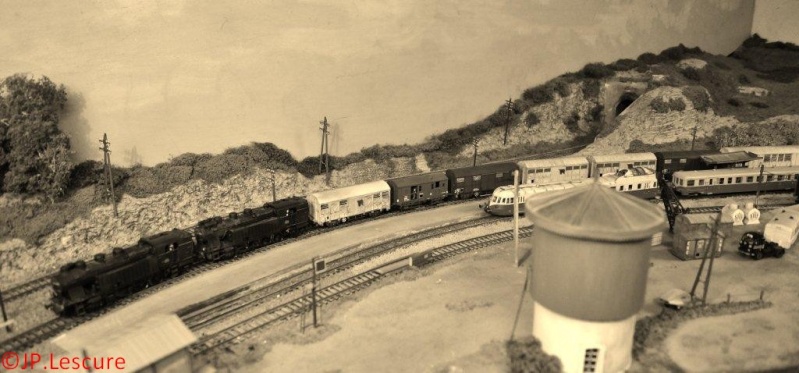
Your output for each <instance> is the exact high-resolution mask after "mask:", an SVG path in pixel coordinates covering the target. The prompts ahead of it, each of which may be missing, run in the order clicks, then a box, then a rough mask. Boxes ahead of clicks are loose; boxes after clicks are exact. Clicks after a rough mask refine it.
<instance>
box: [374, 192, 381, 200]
mask: <svg viewBox="0 0 799 373" xmlns="http://www.w3.org/2000/svg"><path fill="white" fill-rule="evenodd" d="M372 199H380V193H375V195H373V196H372Z"/></svg>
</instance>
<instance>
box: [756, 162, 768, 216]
mask: <svg viewBox="0 0 799 373" xmlns="http://www.w3.org/2000/svg"><path fill="white" fill-rule="evenodd" d="M765 169H766V166H764V165H763V164H762V163H761V164H760V176H758V177H757V194H755V207H757V200H758V198H760V185H761V184H762V183H763V172H764V171H765Z"/></svg>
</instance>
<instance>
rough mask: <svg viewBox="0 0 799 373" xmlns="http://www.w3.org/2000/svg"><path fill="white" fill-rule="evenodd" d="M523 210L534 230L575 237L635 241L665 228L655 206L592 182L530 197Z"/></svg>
mask: <svg viewBox="0 0 799 373" xmlns="http://www.w3.org/2000/svg"><path fill="white" fill-rule="evenodd" d="M525 209H526V212H527V217H528V219H531V220H532V221H533V223H535V225H536V227H537V228H541V229H546V230H549V231H551V232H554V233H557V234H560V235H563V236H568V237H575V238H585V239H592V240H599V241H611V242H625V241H635V240H641V239H649V237H651V236H652V235H653V234H654V233H656V232H658V231H660V230H662V229H663V228H665V227H666V216H665V213H664V212H663V211H662V210H660V209H658V208H657V207H655V205H653V204H651V203H649V202H646V201H644V200H642V199H640V198H637V197H633V196H630V195H627V194H625V193H622V192H617V191H616V190H614V189H611V188H607V187H605V186H602V185H601V184H600V183H596V182H592V183H589V184H588V185H587V186H583V187H578V188H573V189H568V190H564V191H561V192H556V193H549V194H546V195H544V196H542V197H538V198H537V197H535V196H533V197H531V198H529V199H528V200H527V201H526V206H525Z"/></svg>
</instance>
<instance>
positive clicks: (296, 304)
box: [184, 227, 533, 355]
mask: <svg viewBox="0 0 799 373" xmlns="http://www.w3.org/2000/svg"><path fill="white" fill-rule="evenodd" d="M532 231H533V228H532V227H526V228H521V229H519V236H520V237H529V236H530V235H532ZM511 240H513V231H512V230H508V231H502V232H497V233H493V234H489V235H486V236H482V237H476V238H472V239H468V240H464V241H460V242H456V243H453V244H449V245H445V246H441V247H438V248H435V249H431V250H427V251H426V252H424V253H423V254H422V255H423V256H424V258H425V264H424V265H428V264H430V263H433V262H438V261H441V260H444V259H446V258H450V257H453V256H456V255H458V254H461V253H465V252H468V251H471V250H475V249H479V248H483V247H488V246H492V245H496V244H500V243H503V242H508V241H511ZM416 255H419V254H416ZM407 259H408V256H406V257H404V258H401V259H399V260H395V261H392V262H391V263H389V264H384V265H382V266H380V267H379V268H373V269H370V270H367V271H364V272H361V273H358V274H356V275H354V276H351V277H348V278H346V279H344V280H341V281H339V282H337V283H335V284H333V285H330V286H327V287H324V288H322V289H321V290H319V291H318V292H317V303H321V304H324V303H329V302H332V301H334V300H336V299H339V298H340V297H342V296H344V295H347V294H351V293H353V292H356V291H358V290H360V289H363V288H365V287H368V286H369V285H371V284H372V283H374V282H376V281H377V280H379V279H380V278H381V277H383V275H384V274H385V273H387V271H384V270H383V269H384V268H391V267H394V265H396V264H398V263H402V262H407ZM399 268H402V267H399ZM311 297H312V296H311V295H307V294H303V295H302V296H299V297H295V298H294V299H291V300H288V301H285V302H283V303H281V304H278V305H276V306H274V307H270V308H268V309H267V310H265V311H263V312H258V313H256V314H255V315H253V316H250V317H248V318H246V319H244V320H242V321H239V322H236V323H234V324H233V325H231V326H228V327H225V328H223V329H221V330H219V331H216V332H213V333H209V334H206V335H204V336H203V337H202V338H201V339H200V341H198V342H197V343H195V344H194V345H192V346H191V347H190V351H191V352H192V353H193V354H194V355H201V354H205V353H208V352H211V351H213V350H217V349H220V348H224V347H227V346H230V345H234V344H236V343H238V342H239V341H240V340H241V338H242V337H243V336H245V335H247V334H249V333H252V332H255V331H257V330H260V329H263V328H265V327H267V326H269V325H272V324H275V323H277V322H280V321H283V320H287V319H290V318H292V317H295V316H297V315H300V314H302V313H304V312H308V311H309V310H310V308H311V305H312V299H311ZM253 305H255V303H253ZM243 308H244V307H243V306H242V307H239V308H236V309H235V311H230V313H228V314H232V312H237V311H240V310H242V309H243ZM221 318H222V317H219V318H210V319H204V320H203V321H200V322H197V321H198V320H200V319H193V318H191V317H189V318H184V320H189V321H188V322H187V323H188V324H189V327H190V328H191V329H192V331H194V332H195V333H197V331H198V330H200V329H206V328H208V327H209V326H210V325H211V324H213V323H215V322H218V321H219V320H220V319H221Z"/></svg>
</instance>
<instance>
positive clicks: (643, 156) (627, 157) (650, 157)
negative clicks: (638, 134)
mask: <svg viewBox="0 0 799 373" xmlns="http://www.w3.org/2000/svg"><path fill="white" fill-rule="evenodd" d="M588 158H590V159H593V160H594V162H597V163H606V162H612V161H619V162H623V161H641V160H645V161H654V160H655V159H656V157H655V153H627V154H608V155H591V156H588Z"/></svg>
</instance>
